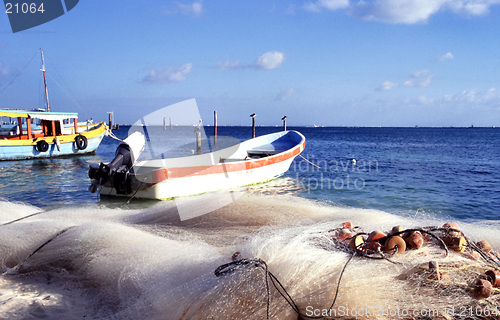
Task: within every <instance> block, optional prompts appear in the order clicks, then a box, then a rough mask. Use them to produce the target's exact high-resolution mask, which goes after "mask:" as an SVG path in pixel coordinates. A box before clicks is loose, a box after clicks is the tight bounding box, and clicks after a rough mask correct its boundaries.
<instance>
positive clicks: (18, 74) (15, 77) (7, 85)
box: [0, 53, 38, 94]
mask: <svg viewBox="0 0 500 320" xmlns="http://www.w3.org/2000/svg"><path fill="white" fill-rule="evenodd" d="M37 55H38V53H35V54H34V55H33V57H31V59H30V60H29V61H28V63H26V65H25V66H24V67H23V68H22V69H21V71H20V72H19V73H17V74H16V75H15V76H14V78H12V80H10V81H9V82H8V83H7V84H6V85H5V87H3V88H2V90H0V94H1V93H2V92H4V91H5V89H7V88H8V87H9V86H10V85H11V84H12V83H13V82H14V81H16V79H17V77H19V76H20V75H21V74H22V73H23V72H24V70H25V69H26V67H28V65H29V64H30V63H31V61H33V59H34V58H35V57H36V56H37Z"/></svg>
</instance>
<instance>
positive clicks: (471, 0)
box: [448, 0, 500, 16]
mask: <svg viewBox="0 0 500 320" xmlns="http://www.w3.org/2000/svg"><path fill="white" fill-rule="evenodd" d="M499 3H500V1H499V0H456V1H451V0H450V1H449V3H448V7H449V8H450V9H451V10H452V11H453V12H455V13H457V14H462V15H472V16H482V15H485V14H488V13H489V12H490V7H491V6H492V5H495V4H499Z"/></svg>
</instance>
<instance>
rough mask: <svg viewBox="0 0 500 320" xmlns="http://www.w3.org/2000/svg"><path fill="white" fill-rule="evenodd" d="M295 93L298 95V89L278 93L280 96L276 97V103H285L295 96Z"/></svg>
mask: <svg viewBox="0 0 500 320" xmlns="http://www.w3.org/2000/svg"><path fill="white" fill-rule="evenodd" d="M295 93H297V90H296V89H293V88H290V89H286V90H284V91H281V92H280V93H278V95H277V96H276V101H285V100H287V99H288V98H290V97H291V96H293V95H294V94H295Z"/></svg>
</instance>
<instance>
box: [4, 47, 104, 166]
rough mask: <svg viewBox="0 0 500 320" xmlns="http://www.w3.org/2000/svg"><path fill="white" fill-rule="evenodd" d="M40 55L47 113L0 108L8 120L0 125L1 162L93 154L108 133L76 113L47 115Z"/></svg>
mask: <svg viewBox="0 0 500 320" xmlns="http://www.w3.org/2000/svg"><path fill="white" fill-rule="evenodd" d="M40 52H41V55H42V69H41V71H42V72H43V80H44V85H45V98H46V108H47V111H44V110H43V109H36V110H11V109H0V118H2V117H7V118H9V121H6V124H4V122H3V121H2V122H1V125H0V161H2V160H20V159H33V158H52V157H60V156H69V155H75V154H85V153H93V152H95V151H96V149H97V147H98V146H99V144H100V143H101V140H102V139H103V137H104V135H105V134H106V133H107V131H108V128H107V126H106V124H105V123H104V122H100V123H97V124H93V123H91V121H87V122H86V123H83V124H82V123H78V114H77V113H73V112H50V106H49V95H48V90H47V80H46V77H45V61H44V59H43V50H42V49H40ZM71 120H73V124H72V123H71Z"/></svg>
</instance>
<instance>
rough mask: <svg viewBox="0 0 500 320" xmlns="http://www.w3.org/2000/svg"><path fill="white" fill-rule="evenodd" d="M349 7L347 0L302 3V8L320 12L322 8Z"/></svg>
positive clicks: (336, 8)
mask: <svg viewBox="0 0 500 320" xmlns="http://www.w3.org/2000/svg"><path fill="white" fill-rule="evenodd" d="M347 7H349V0H318V1H315V2H306V3H304V9H305V10H307V11H312V12H320V11H321V10H322V9H327V10H332V11H333V10H338V9H344V8H347Z"/></svg>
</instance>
